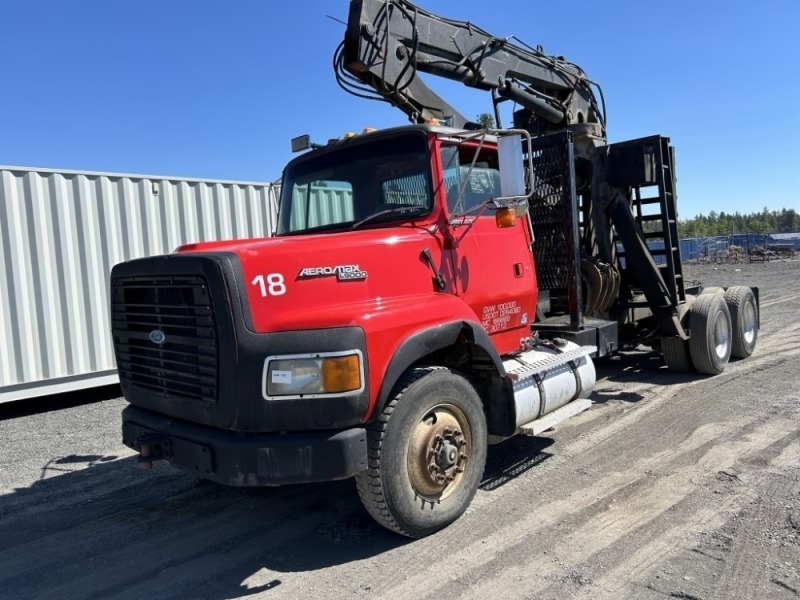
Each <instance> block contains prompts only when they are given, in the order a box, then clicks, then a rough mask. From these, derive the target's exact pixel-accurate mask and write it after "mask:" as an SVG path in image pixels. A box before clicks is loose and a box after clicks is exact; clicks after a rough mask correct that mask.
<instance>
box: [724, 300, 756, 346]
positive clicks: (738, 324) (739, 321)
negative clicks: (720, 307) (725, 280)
mask: <svg viewBox="0 0 800 600" xmlns="http://www.w3.org/2000/svg"><path fill="white" fill-rule="evenodd" d="M724 298H725V303H726V304H727V305H728V310H729V311H730V313H731V327H732V331H733V335H732V338H733V343H732V344H731V356H735V357H736V358H747V357H748V356H750V355H751V354H752V353H753V351H754V350H755V349H756V341H757V340H758V305H757V304H756V297H755V296H754V295H753V290H751V289H750V288H749V287H745V286H742V285H737V286H733V287H729V288H728V290H727V291H726V292H725V296H724Z"/></svg>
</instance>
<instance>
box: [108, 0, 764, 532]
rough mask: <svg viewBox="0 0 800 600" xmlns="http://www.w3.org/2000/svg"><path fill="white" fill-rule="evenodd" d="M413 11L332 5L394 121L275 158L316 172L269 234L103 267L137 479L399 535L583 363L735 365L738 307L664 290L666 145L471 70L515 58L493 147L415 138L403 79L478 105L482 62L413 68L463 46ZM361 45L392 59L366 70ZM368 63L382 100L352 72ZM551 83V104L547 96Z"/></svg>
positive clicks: (474, 137)
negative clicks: (509, 113)
mask: <svg viewBox="0 0 800 600" xmlns="http://www.w3.org/2000/svg"><path fill="white" fill-rule="evenodd" d="M389 4H392V5H397V6H398V7H399V8H398V12H397V15H399V17H398V19H399V22H398V23H397V24H395V22H394V20H393V18H388V19H387V18H386V13H385V12H381V11H383V10H385V8H386V6H388V5H389ZM410 6H412V5H410V4H409V3H407V2H405V1H404V0H402V1H401V0H393V1H392V2H390V3H386V2H384V1H383V0H380V1H378V0H363V2H362V1H361V0H354V1H353V2H352V3H351V15H350V16H351V18H350V24H349V26H348V34H347V35H348V37H347V39H346V43H345V46H344V48H343V51H342V52H340V53H339V59H340V61H341V62H342V64H344V66H345V68H346V70H347V71H348V72H349V73H350V74H351V76H352V77H353V78H356V79H359V80H360V81H361V82H362V83H364V82H367V83H368V84H369V85H371V86H372V87H373V88H374V89H381V90H382V91H383V92H384V93H386V94H388V95H389V97H388V99H389V100H390V101H392V102H393V103H394V104H396V105H398V106H401V108H404V109H405V110H407V112H408V113H409V115H410V116H412V119H413V120H414V121H416V123H417V124H413V125H408V126H403V127H397V128H392V129H387V130H382V131H365V133H363V134H361V135H355V136H347V137H346V138H343V139H340V140H333V141H331V142H330V143H328V144H326V145H324V146H315V145H311V144H310V142H309V140H308V138H307V137H306V138H300V139H298V143H297V146H298V149H302V148H305V149H308V148H309V147H312V148H313V149H312V150H311V151H310V152H307V153H305V154H303V155H301V156H299V157H298V158H296V159H294V160H293V161H292V162H290V163H289V164H288V165H287V167H286V168H285V170H284V174H283V180H282V185H281V200H280V210H279V216H278V223H277V230H276V232H275V236H274V237H271V238H267V239H258V240H244V241H228V242H210V243H199V244H190V245H187V246H184V247H182V248H179V249H178V250H177V251H176V252H175V253H173V254H170V255H166V256H159V257H151V258H144V259H139V260H134V261H130V262H127V263H123V264H120V265H117V266H116V267H115V268H114V270H113V272H112V278H111V294H112V328H113V336H114V343H115V350H116V356H117V361H118V367H119V374H120V380H121V384H122V389H123V392H124V395H125V397H126V399H127V400H128V401H129V403H130V405H129V406H128V407H127V408H126V409H125V410H124V412H123V440H124V443H125V444H126V445H128V446H129V447H131V448H134V449H136V450H137V451H138V452H139V453H140V457H139V460H140V461H141V462H142V463H143V464H144V465H145V466H149V465H151V464H152V461H154V460H168V461H170V462H171V463H172V464H173V465H175V466H177V467H180V468H183V469H186V470H188V471H191V472H194V473H197V474H198V475H199V476H202V477H205V478H208V479H211V480H214V481H216V482H219V483H221V484H225V485H232V486H270V485H281V484H288V483H298V482H312V481H328V480H335V479H343V478H348V477H352V476H355V479H356V483H357V487H358V493H359V495H360V497H361V499H362V501H363V503H364V506H365V507H366V509H367V510H368V512H369V513H370V514H371V515H372V516H373V517H375V518H376V520H377V521H378V522H380V523H381V524H382V525H384V526H386V527H388V528H390V529H392V530H394V531H397V532H399V533H401V534H404V535H408V536H411V537H421V536H424V535H428V534H430V533H432V532H434V531H436V530H438V529H440V528H442V527H444V526H446V525H448V524H449V523H451V522H452V521H454V520H455V519H457V518H458V517H459V516H460V515H461V514H462V513H463V512H464V510H465V509H466V507H467V506H468V505H469V503H470V501H471V499H472V497H473V496H474V494H475V493H476V490H477V488H478V485H479V483H480V481H481V478H482V474H483V468H484V463H485V459H486V450H487V444H488V443H490V442H500V441H502V440H504V439H506V438H508V437H511V436H513V435H516V434H520V433H523V434H532V435H535V434H538V433H540V432H541V431H544V430H546V429H548V428H550V427H552V426H553V425H554V424H555V423H557V422H559V421H561V420H563V419H565V418H567V417H569V416H571V415H573V414H575V413H577V412H580V411H581V410H584V409H585V408H587V407H588V406H589V404H590V402H589V400H588V399H587V398H588V396H589V395H590V394H591V392H592V388H593V386H594V383H595V370H594V366H593V363H592V358H591V357H602V356H605V355H608V354H611V353H614V352H616V351H618V350H619V349H621V348H624V347H625V346H635V345H639V344H649V345H651V346H652V347H654V348H655V349H657V350H660V351H661V352H662V354H663V355H664V358H665V360H666V362H667V364H668V365H669V367H670V368H671V369H673V370H677V371H690V370H691V371H699V372H701V373H706V374H715V373H718V372H720V371H721V370H722V369H723V368H724V367H725V364H726V363H727V362H728V359H729V357H730V356H731V354H733V356H738V357H746V356H748V355H749V354H750V353H752V352H753V350H754V348H755V343H756V337H757V331H758V300H757V298H758V292H757V290H753V289H750V288H745V287H736V288H730V289H728V290H721V289H714V290H709V293H702V290H701V289H700V288H689V287H688V286H686V285H684V282H683V278H682V271H681V263H680V251H679V249H677V245H678V244H677V229H676V225H675V221H676V198H675V188H674V156H673V152H672V149H671V147H670V146H669V142H668V140H667V139H666V138H663V137H659V136H652V137H649V138H643V139H641V140H633V141H631V142H622V143H619V144H611V145H609V144H606V143H605V138H604V135H605V128H604V121H603V119H602V118H601V113H600V112H599V111H598V109H597V103H596V101H595V100H593V99H591V98H594V96H591V98H590V99H589V100H587V98H589V96H586V94H585V92H586V90H587V89H588V88H587V87H585V86H586V85H587V84H586V81H587V80H586V79H585V76H584V75H583V74H582V71H580V70H579V69H577V67H574V65H570V64H569V63H565V62H562V63H558V62H557V59H555V58H554V57H549V58H547V60H544V59H543V58H542V56H543V55H542V56H540V52H539V51H538V50H537V51H531V50H526V49H520V48H517V47H513V46H510V45H509V44H507V42H504V43H503V44H500V45H499V46H498V48H496V49H495V52H492V53H488V52H485V51H484V52H483V54H482V56H483V57H484V59H485V57H487V56H488V57H494V59H495V62H496V63H497V64H500V65H502V64H508V63H509V59H508V57H507V56H506V55H505V54H507V53H508V52H509V51H511V50H513V51H514V52H515V53H517V54H519V55H520V56H524V57H528V58H527V60H528V63H527V64H529V65H530V66H531V68H532V69H539V70H542V69H545V70H547V72H549V76H548V80H547V82H545V83H546V85H545V84H544V83H543V84H542V86H544V87H543V88H542V89H545V88H546V89H547V91H548V93H547V94H546V96H547V98H546V99H543V97H544V96H545V94H543V93H540V91H541V90H538V89H537V87H536V86H537V83H536V81H539V80H541V79H542V76H541V75H537V76H536V77H539V79H536V77H534V76H533V75H532V76H531V77H530V79H533V80H535V81H533V82H532V81H526V82H524V83H523V84H520V83H519V82H520V80H521V74H523V75H524V71H525V69H523V68H522V67H520V61H519V60H516V59H515V61H512V62H514V65H515V67H514V75H513V77H512V76H509V77H508V78H507V80H506V81H505V82H504V81H502V79H498V78H497V77H495V76H494V75H492V81H493V82H494V81H497V82H498V85H499V86H500V88H501V89H500V92H502V93H500V92H498V95H497V97H496V99H497V101H498V102H500V101H502V97H511V98H513V99H515V101H517V102H522V103H523V106H524V107H525V108H524V109H523V110H524V114H521V115H519V116H517V115H515V125H516V128H513V129H498V130H495V131H491V132H490V131H486V130H476V129H475V126H474V125H473V124H471V123H468V122H466V120H463V119H460V118H459V117H458V116H457V115H455V118H449V122H450V123H451V124H453V125H455V126H454V127H453V126H443V125H440V124H437V123H435V122H434V121H433V118H434V117H437V118H438V117H445V118H448V117H453V115H448V114H446V113H448V112H450V110H451V109H450V107H449V106H447V105H444V104H442V105H440V107H441V110H439V112H438V114H430V110H429V109H430V106H432V103H431V102H430V98H429V97H427V96H426V97H427V98H428V100H426V102H427V104H426V105H425V106H426V107H427V108H424V110H422V109H420V106H421V105H418V104H415V103H416V102H418V101H419V99H420V97H421V96H422V95H424V94H423V93H422V92H421V91H420V90H421V88H420V87H419V85H418V82H416V83H414V84H413V85H410V84H409V85H403V84H402V82H401V80H402V77H403V75H402V73H403V64H412V63H413V66H414V68H415V69H425V68H426V67H425V65H426V64H430V65H431V66H430V67H429V70H430V72H434V73H435V74H437V75H442V74H445V75H447V76H454V77H455V76H457V77H461V78H462V80H464V79H469V82H470V84H472V85H476V86H479V84H480V81H479V80H478V78H477V75H476V74H480V73H483V74H484V75H485V74H486V72H487V69H488V67H489V66H490V65H488V63H487V64H485V65H483V66H481V65H477V66H476V65H475V64H474V61H472V62H470V61H467V60H459V61H456V60H455V59H454V57H453V56H452V51H451V50H448V51H447V52H443V54H446V55H447V56H448V57H449V58H448V60H450V61H451V62H453V65H450V66H448V64H447V60H437V61H429V59H428V58H426V56H423V55H422V51H421V50H420V48H425V51H426V52H432V51H433V50H432V49H434V48H436V47H437V43H439V42H437V41H436V40H434V39H426V40H423V41H420V39H419V36H420V35H422V33H421V32H426V34H430V33H431V32H433V33H435V34H437V35H438V36H439V37H441V39H443V40H452V39H454V35H456V37H457V35H461V34H463V32H464V31H466V30H468V32H469V35H470V36H475V35H479V34H483V33H482V32H481V31H480V30H479V29H477V28H476V27H475V26H474V25H468V24H462V25H461V27H463V30H462V29H459V27H460V26H459V24H458V23H456V22H453V21H442V20H440V19H438V18H437V17H435V16H433V15H429V14H428V13H425V12H424V11H421V9H416V10H417V12H416V13H415V19H414V21H413V23H412V22H411V20H410V19H408V18H400V17H402V15H403V11H402V10H401V9H403V10H406V11H407V10H409V7H410ZM415 8H416V7H415ZM424 19H429V21H430V22H428V23H426V22H423V20H424ZM381 27H385V28H386V32H385V33H386V39H389V37H390V36H388V33H389V30H390V29H391V32H392V36H391V39H392V40H400V41H399V42H398V43H401V44H402V43H406V44H407V50H406V52H405V54H404V53H403V52H400V51H394V50H392V49H391V48H388V45H387V46H386V48H388V50H389V53H388V54H385V53H384V54H381V53H378V56H374V54H375V48H376V47H377V48H384V45H382V44H379V45H377V46H376V45H375V44H373V43H372V42H371V40H373V39H374V38H376V37H378V38H380V39H384V38H383V37H381V36H382V34H381V29H380V28H381ZM409 27H410V28H411V29H410V31H407V32H406V33H405V34H402V32H403V31H405V30H406V29H408V28H409ZM392 28H394V29H392ZM404 28H405V29H404ZM452 28H455V34H454V33H453V31H451V29H452ZM437 32H438V33H437ZM404 36H405V37H404ZM437 39H438V38H437ZM487 39H488V34H487ZM403 40H406V42H404V41H403ZM491 40H495V38H491V39H490V40H488V41H487V40H484V48H487V47H488V48H491V47H492V43H494V42H492V41H491ZM479 41H480V40H479ZM495 41H496V40H495ZM423 42H424V43H423ZM442 43H444V42H442ZM447 43H450V42H447ZM461 46H462V47H463V44H462V45H461ZM415 52H416V53H417V54H416V55H413V53H415ZM503 53H505V54H503ZM501 54H502V55H503V56H504V57H505V58H503V60H500V57H501V56H500V55H501ZM412 55H413V56H412ZM387 56H391V57H396V58H397V60H399V61H401V63H402V64H400V65H399V66H396V69H398V70H399V72H400V73H401V75H400V77H399V78H395V77H396V76H395V75H393V74H392V68H395V67H392V65H389V69H388V70H387V69H384V68H381V69H377V70H376V69H375V68H373V67H374V64H376V63H379V62H380V61H381V60H382V58H386V57H387ZM558 60H562V59H558ZM426 61H428V62H426ZM553 61H556V62H553ZM433 62H435V65H433ZM448 69H450V70H448ZM464 69H471V70H472V73H473V75H472V76H468V74H465V73H464ZM376 72H377V73H380V74H381V76H380V78H378V79H376V75H375V74H376ZM387 73H388V74H389V75H387ZM564 73H566V74H567V75H566V76H565V75H564ZM448 74H449V75H448ZM389 76H391V77H392V81H393V82H394V83H395V85H394V86H393V87H392V86H386V85H384V84H385V82H386V78H387V77H389ZM561 76H564V77H565V78H566V79H567V80H568V82H567V83H568V85H569V86H571V89H572V93H568V92H569V90H566V89H565V91H564V93H563V94H562V96H559V95H558V94H556V92H557V91H558V90H557V89H555V88H556V87H557V86H556V84H555V83H554V79H555V78H557V77H561ZM470 77H471V78H470ZM413 81H416V79H413ZM398 82H400V84H398ZM514 86H517V87H519V88H520V89H515V87H514ZM493 89H494V88H493ZM576 90H579V91H580V92H581V93H575V91H576ZM582 94H583V95H582ZM501 96H502V97H501ZM581 98H583V99H581ZM587 102H588V103H587ZM542 103H544V104H546V106H541V104H542ZM418 109H420V110H418ZM559 115H560V119H561V121H559V122H556V119H557V117H559ZM579 115H580V116H579ZM531 134H533V136H531ZM643 190H654V192H653V194H651V195H649V196H648V195H647V194H643V193H642V191H643ZM646 206H650V207H655V209H654V210H652V211H650V212H647V211H645V210H643V208H642V207H646ZM654 232H655V235H651V234H653V233H654ZM654 239H657V240H658V241H659V244H655V245H654V244H653V243H652V241H653V240H654ZM659 257H661V259H662V260H660V261H659V260H657V259H658V258H659Z"/></svg>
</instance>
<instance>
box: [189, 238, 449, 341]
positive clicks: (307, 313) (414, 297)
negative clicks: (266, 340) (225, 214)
mask: <svg viewBox="0 0 800 600" xmlns="http://www.w3.org/2000/svg"><path fill="white" fill-rule="evenodd" d="M425 249H427V250H428V251H429V252H430V254H431V256H432V258H433V262H434V263H435V264H436V267H437V268H438V270H439V271H440V272H441V274H442V276H443V277H444V279H445V286H446V287H445V290H444V291H445V292H451V293H452V291H453V290H454V285H453V270H452V268H451V266H450V261H449V258H448V253H447V252H445V251H443V250H442V236H441V234H440V233H438V232H437V229H436V227H429V228H419V227H409V226H405V227H395V228H388V229H379V230H376V229H371V230H364V231H355V232H343V233H326V234H318V235H304V236H286V237H275V238H265V239H261V240H241V241H225V242H208V243H198V244H190V245H186V246H182V247H180V248H179V249H178V250H177V251H178V252H180V253H184V252H202V253H209V252H225V253H233V254H235V255H236V256H237V258H238V260H239V263H240V264H241V267H242V271H243V275H244V287H245V288H246V292H245V294H244V297H243V298H242V301H243V304H244V306H243V308H244V309H245V314H247V313H249V314H250V315H251V321H252V322H251V327H252V329H253V330H254V331H256V332H268V331H289V330H295V329H310V328H326V327H343V326H349V325H359V326H360V325H363V324H364V322H365V321H368V320H369V319H371V318H375V317H376V316H378V315H379V313H381V312H382V311H389V310H392V309H397V308H398V307H399V306H401V305H402V306H403V307H404V308H405V309H408V308H410V307H415V306H416V307H418V309H419V310H424V303H425V302H426V300H427V299H433V297H434V296H435V295H439V294H440V290H439V289H438V287H436V286H435V284H434V279H433V269H432V268H431V266H430V263H429V261H428V260H427V259H426V258H425V256H424V250H425Z"/></svg>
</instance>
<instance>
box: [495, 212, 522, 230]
mask: <svg viewBox="0 0 800 600" xmlns="http://www.w3.org/2000/svg"><path fill="white" fill-rule="evenodd" d="M494 220H495V223H497V227H498V228H499V229H503V228H505V227H513V226H514V224H515V223H516V222H517V213H516V212H515V211H514V209H513V208H512V207H510V206H507V207H505V208H498V209H497V212H495V213H494Z"/></svg>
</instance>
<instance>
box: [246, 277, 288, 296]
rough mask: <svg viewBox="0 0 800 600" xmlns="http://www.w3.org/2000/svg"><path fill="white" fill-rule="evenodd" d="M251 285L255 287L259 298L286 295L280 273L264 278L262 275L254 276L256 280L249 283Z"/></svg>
mask: <svg viewBox="0 0 800 600" xmlns="http://www.w3.org/2000/svg"><path fill="white" fill-rule="evenodd" d="M250 283H251V284H252V285H257V286H258V289H259V291H260V292H261V296H262V297H264V298H266V297H267V296H283V295H284V294H285V293H286V284H285V283H284V282H283V275H282V274H281V273H270V274H269V275H267V276H266V277H264V275H256V278H255V279H253V281H251V282H250Z"/></svg>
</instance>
